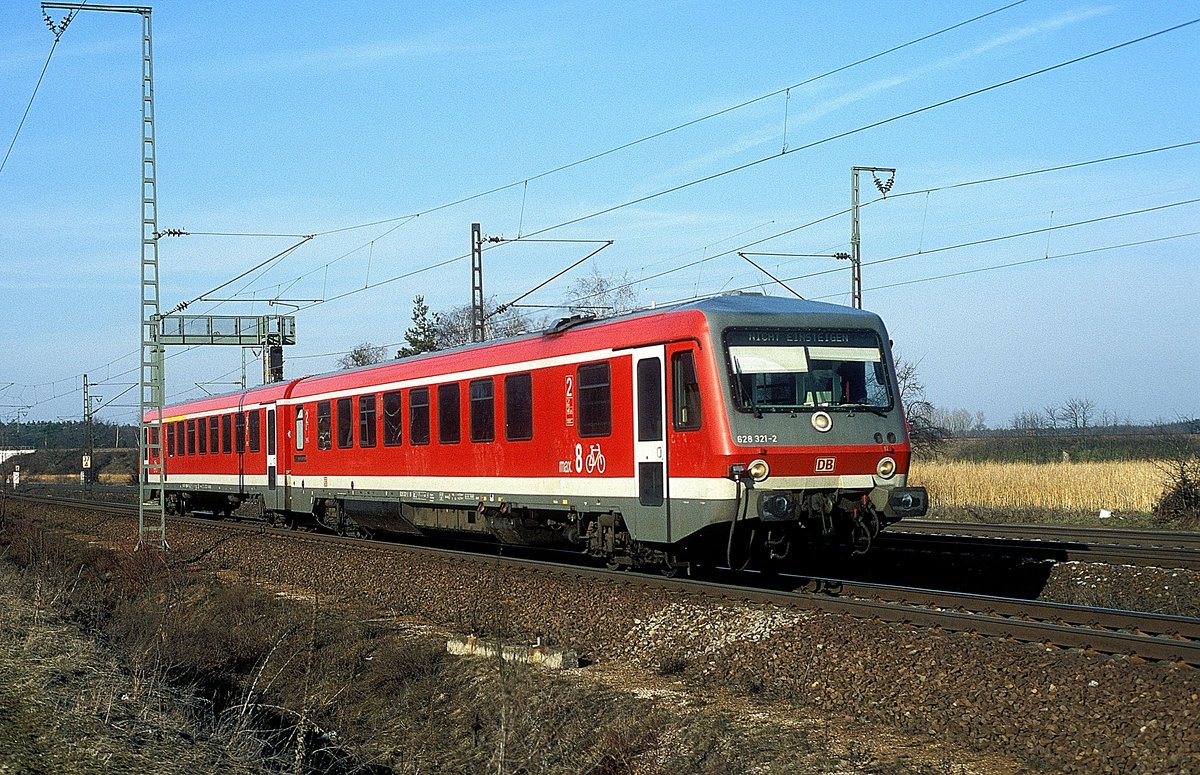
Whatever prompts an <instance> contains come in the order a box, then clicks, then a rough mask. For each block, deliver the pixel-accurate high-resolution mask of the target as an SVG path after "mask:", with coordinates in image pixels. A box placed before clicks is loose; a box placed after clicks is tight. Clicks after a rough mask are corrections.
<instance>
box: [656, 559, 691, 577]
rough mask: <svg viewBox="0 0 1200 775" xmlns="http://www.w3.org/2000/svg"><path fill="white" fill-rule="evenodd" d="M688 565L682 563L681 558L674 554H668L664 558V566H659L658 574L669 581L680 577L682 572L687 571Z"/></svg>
mask: <svg viewBox="0 0 1200 775" xmlns="http://www.w3.org/2000/svg"><path fill="white" fill-rule="evenodd" d="M687 567H688V563H686V562H680V561H679V558H678V557H676V556H675V555H673V554H668V555H667V556H665V557H663V560H662V564H661V565H659V566H658V572H659V573H661V574H662V575H663V576H665V577H666V578H669V579H673V578H675V577H676V576H678V575H679V572H680V571H681V570H686V569H687Z"/></svg>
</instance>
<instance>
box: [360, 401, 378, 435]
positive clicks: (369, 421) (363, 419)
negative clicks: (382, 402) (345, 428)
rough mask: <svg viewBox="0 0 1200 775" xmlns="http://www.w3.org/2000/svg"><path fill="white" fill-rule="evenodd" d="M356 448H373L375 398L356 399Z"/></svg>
mask: <svg viewBox="0 0 1200 775" xmlns="http://www.w3.org/2000/svg"><path fill="white" fill-rule="evenodd" d="M358 446H360V447H373V446H375V396H359V398H358Z"/></svg>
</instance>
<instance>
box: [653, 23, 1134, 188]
mask: <svg viewBox="0 0 1200 775" xmlns="http://www.w3.org/2000/svg"><path fill="white" fill-rule="evenodd" d="M1112 10H1113V6H1095V7H1092V8H1084V9H1080V10H1076V11H1069V12H1066V13H1062V14H1059V15H1057V16H1054V17H1051V18H1049V19H1046V20H1044V21H1041V22H1038V23H1035V24H1028V25H1025V26H1022V27H1017V28H1015V29H1012V30H1009V31H1007V32H1004V33H1002V34H1000V35H997V36H995V37H992V38H990V39H988V40H985V41H983V42H982V43H979V44H978V45H975V46H972V47H970V48H967V49H964V50H963V51H960V52H957V53H955V54H951V55H949V56H945V57H942V58H941V59H938V60H936V61H934V62H930V63H929V64H926V65H923V66H920V67H916V68H913V69H911V70H908V71H907V72H904V73H900V74H897V75H893V76H889V77H887V78H880V79H877V80H875V81H872V82H870V83H868V84H866V85H865V86H862V87H860V88H858V89H854V90H852V91H848V92H845V93H843V94H840V95H838V96H835V97H831V98H828V99H825V100H823V101H821V102H819V103H816V104H815V105H813V106H811V107H809V108H808V109H806V110H800V111H799V112H795V113H791V112H789V115H788V135H789V136H792V131H793V130H794V129H797V128H799V127H803V126H806V125H810V124H813V123H815V122H816V121H818V120H820V119H822V118H824V117H826V116H828V115H830V114H832V113H836V112H837V111H839V110H843V109H844V108H847V107H849V106H851V105H854V104H857V103H860V102H864V101H867V100H871V99H875V98H877V97H879V96H880V95H882V94H884V93H886V92H888V91H891V90H893V89H896V88H897V87H900V86H903V85H905V84H908V83H911V82H913V81H916V80H919V79H922V78H926V77H928V76H930V75H931V74H933V73H937V72H940V71H943V70H947V69H950V68H952V67H956V66H958V65H961V64H963V63H964V62H967V61H970V60H972V59H975V58H977V57H980V56H983V55H985V54H987V53H990V52H992V51H995V50H997V49H1001V48H1004V47H1007V46H1011V45H1014V44H1016V43H1019V42H1021V41H1023V40H1027V39H1029V38H1033V37H1036V36H1038V35H1044V34H1047V33H1051V32H1056V31H1058V30H1061V29H1063V28H1066V27H1069V26H1072V25H1075V24H1078V23H1080V22H1084V21H1087V20H1088V19H1093V18H1095V17H1097V16H1103V15H1105V14H1107V13H1110V12H1111V11H1112ZM818 90H820V89H819V88H818V86H817V85H816V84H814V85H812V86H809V87H805V89H804V90H803V92H801V91H800V90H797V94H794V95H791V101H792V102H793V103H796V102H798V101H799V100H798V99H797V96H798V95H800V94H802V93H808V94H811V93H813V92H815V91H818ZM772 142H775V143H778V144H779V147H780V148H783V147H784V146H783V143H784V137H783V132H782V127H781V126H780V124H779V123H773V124H768V125H766V126H764V127H763V128H762V129H761V130H759V131H756V132H751V133H746V134H743V135H742V136H741V137H739V138H738V139H737V140H735V141H734V142H732V143H729V144H727V145H725V146H723V147H721V148H715V149H713V150H711V151H709V152H708V153H706V154H704V155H702V156H698V157H695V158H693V159H690V160H688V161H686V162H683V163H681V164H678V165H676V166H675V167H673V168H672V169H670V170H667V171H665V172H664V173H663V174H662V175H660V176H658V180H659V181H662V180H675V179H678V178H679V177H681V176H686V175H690V174H695V173H696V172H697V171H698V170H702V169H709V168H711V166H713V165H714V164H716V163H717V162H720V161H723V160H726V159H729V158H733V157H737V156H740V155H741V154H743V153H745V152H747V151H749V150H751V149H753V148H756V147H763V146H766V145H768V144H770V143H772Z"/></svg>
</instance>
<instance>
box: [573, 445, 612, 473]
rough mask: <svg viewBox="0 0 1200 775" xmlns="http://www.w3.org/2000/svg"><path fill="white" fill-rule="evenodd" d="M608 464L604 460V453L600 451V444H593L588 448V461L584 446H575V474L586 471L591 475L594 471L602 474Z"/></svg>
mask: <svg viewBox="0 0 1200 775" xmlns="http://www.w3.org/2000/svg"><path fill="white" fill-rule="evenodd" d="M606 465H607V462H606V461H605V460H604V453H603V452H601V451H600V445H599V444H592V445H591V446H590V447H588V454H587V459H586V460H585V459H584V457H583V445H582V444H576V445H575V472H576V473H579V472H580V471H584V470H586V471H587V472H588V473H589V474H590V473H592V472H593V471H594V472H596V473H598V474H602V473H604V468H605V466H606Z"/></svg>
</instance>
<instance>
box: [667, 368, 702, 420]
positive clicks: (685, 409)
mask: <svg viewBox="0 0 1200 775" xmlns="http://www.w3.org/2000/svg"><path fill="white" fill-rule="evenodd" d="M671 407H672V411H671V422H672V424H673V425H674V426H675V430H677V431H694V430H698V429H699V428H700V380H698V379H697V378H696V357H695V354H694V353H693V352H692V351H691V350H686V351H684V352H678V353H675V354H674V355H672V356H671Z"/></svg>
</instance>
